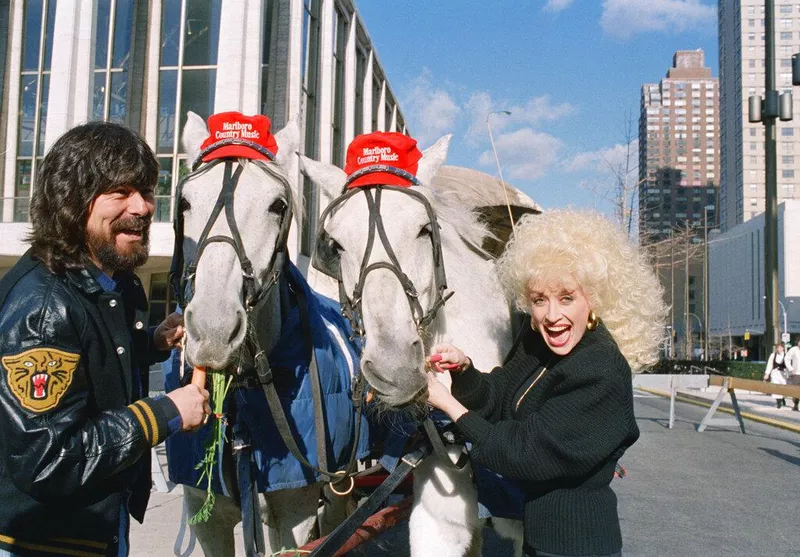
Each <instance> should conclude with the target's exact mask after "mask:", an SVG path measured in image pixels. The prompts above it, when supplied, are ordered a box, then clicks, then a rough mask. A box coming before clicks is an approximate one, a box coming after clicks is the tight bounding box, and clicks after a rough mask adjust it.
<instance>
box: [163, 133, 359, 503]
mask: <svg viewBox="0 0 800 557" xmlns="http://www.w3.org/2000/svg"><path fill="white" fill-rule="evenodd" d="M233 144H235V145H245V146H247V147H250V148H253V149H255V150H257V151H258V152H260V153H262V154H265V155H266V156H267V158H268V159H269V160H270V161H274V160H275V155H274V154H273V153H271V152H270V151H268V150H267V149H265V148H264V147H262V146H261V145H257V144H255V143H251V142H249V141H246V140H240V139H231V140H224V141H220V142H217V143H215V144H213V145H211V146H209V147H208V148H206V149H205V150H203V151H202V152H201V153H200V154H199V155H198V157H197V158H196V159H195V161H194V163H193V164H192V171H191V172H190V173H189V174H187V175H186V176H185V177H184V178H183V179H182V180H181V182H180V183H179V184H178V187H177V193H176V199H181V194H182V191H183V187H184V185H185V184H186V182H187V181H189V180H191V179H192V178H195V177H197V176H200V175H202V174H204V173H206V172H208V171H209V170H210V169H211V168H213V167H215V166H216V165H217V164H224V165H225V173H224V177H223V184H222V189H221V191H220V193H219V196H218V198H217V201H216V204H215V205H214V208H213V210H212V211H211V214H210V216H209V218H208V220H207V221H206V224H205V226H204V227H203V231H202V233H201V234H200V238H199V240H198V246H197V253H196V255H195V258H194V260H193V261H191V262H189V264H188V265H185V262H184V258H183V241H184V230H183V225H184V221H183V212H182V211H181V207H180V206H179V204H178V203H176V204H175V211H174V215H173V223H174V225H173V226H174V231H175V246H174V251H173V258H172V264H171V268H170V283H171V285H172V288H173V291H174V294H175V298H176V300H177V301H178V303H179V304H180V306H181V307H184V308H185V307H186V306H187V304H188V303H189V302H190V301H191V296H187V292H188V293H189V294H191V295H193V293H194V280H195V275H196V272H197V266H198V264H199V262H200V258H201V257H202V255H203V252H204V250H205V248H206V247H208V245H210V244H212V243H226V244H228V245H230V246H231V247H232V248H233V249H234V251H235V252H236V255H237V257H238V259H239V263H240V265H241V269H242V277H243V279H244V282H243V285H242V301H243V305H244V307H245V310H246V312H247V323H248V325H247V327H248V329H251V327H252V323H253V320H252V318H251V317H252V314H253V311H254V310H255V309H256V308H258V307H259V306H260V305H261V303H262V302H263V301H264V300H265V299H266V297H267V294H269V292H270V291H271V290H272V289H273V288H274V287H275V286H276V285H277V284H278V283H279V281H280V279H281V277H282V271H283V269H284V267H285V265H286V263H287V261H288V249H287V239H288V234H289V227H290V225H291V220H292V207H293V199H292V191H291V187H290V186H289V182H288V180H287V179H286V178H285V177H283V176H282V175H281V174H280V173H279V172H277V171H276V170H274V169H273V168H271V166H270V165H268V164H265V163H263V162H262V161H260V160H252V161H250V162H251V164H256V165H257V166H258V167H259V168H260V169H261V170H263V171H264V172H266V173H267V174H268V175H270V176H272V177H273V178H275V179H276V180H278V181H279V182H280V183H281V184H282V185H283V187H284V192H285V195H286V200H287V208H286V211H285V212H284V213H283V215H282V216H281V225H280V231H279V233H278V238H277V242H276V249H275V252H274V253H273V256H272V259H271V260H270V263H269V266H268V267H267V269H266V271H264V272H263V273H261V275H260V277H258V282H257V280H256V276H255V273H254V271H253V265H252V262H251V261H250V259H249V258H248V257H247V253H246V251H245V247H244V243H243V242H242V239H241V235H240V233H239V227H238V225H237V223H236V219H235V214H234V194H235V192H236V187H237V186H238V184H239V179H240V177H241V175H242V172H243V170H244V166H243V165H242V164H241V163H237V164H238V166H237V168H236V169H235V170H234V169H233V165H234V163H235V162H237V160H236V159H230V158H222V159H216V160H213V161H211V162H207V163H205V164H203V161H202V159H203V157H205V156H206V155H208V154H209V153H211V152H212V151H214V150H215V149H218V148H220V147H224V146H226V145H233ZM223 211H224V212H225V219H226V221H227V223H228V227H229V230H230V236H222V235H216V236H210V233H211V230H212V228H213V227H214V224H215V223H216V222H217V220H218V219H219V217H220V215H221V214H222V212H223ZM184 267H185V268H184ZM295 293H296V295H297V299H298V310H299V311H300V322H301V325H302V327H303V334H304V337H305V340H306V344H307V345H308V348H309V350H310V354H311V356H310V363H309V379H310V382H311V389H312V397H313V400H314V425H315V437H316V438H317V460H318V464H319V466H314V465H312V464H311V463H310V462H309V461H308V460H307V459H306V458H305V456H304V455H303V454H302V452H301V451H300V449H299V447H298V446H297V442H296V441H295V439H294V435H293V433H292V431H291V427H290V425H289V422H288V420H287V418H286V413H285V412H284V410H283V406H282V405H281V403H280V397H279V395H278V392H277V390H276V388H275V385H274V382H273V379H274V377H273V372H272V368H271V367H270V365H269V361H268V358H267V353H266V351H265V350H264V349H263V347H261V345H260V342H259V341H258V337H257V335H254V334H250V333H251V332H252V331H251V330H248V334H247V335H246V338H249V339H251V340H250V341H249V344H250V346H249V351H251V353H252V360H253V368H254V369H249V370H246V369H244V368H242V366H241V362H242V361H243V359H244V353H245V352H246V351H248V343H247V342H244V343H242V347H241V352H242V354H241V355H240V358H239V361H240V366H239V368H238V369H237V370H236V374H237V375H238V376H239V377H240V379H239V380H238V381H237V383H236V386H237V387H239V388H241V387H242V386H245V387H249V386H251V385H250V383H248V381H247V377H242V376H243V375H245V374H246V373H247V372H255V373H254V374H255V376H256V378H257V380H258V384H259V385H260V386H261V388H262V389H263V391H264V395H265V396H266V399H267V403H268V407H269V410H270V413H271V414H272V417H273V419H274V421H275V425H276V427H277V429H278V432H279V433H280V435H281V439H282V440H283V442H284V444H285V445H286V447H287V448H288V449H289V451H290V452H291V453H292V455H293V456H294V457H295V458H296V459H297V460H298V461H299V462H300V463H301V464H302V465H303V466H305V467H307V468H309V469H311V470H313V471H315V472H317V473H318V474H320V475H321V476H324V477H325V478H327V480H328V481H329V482H330V484H331V490H332V491H333V492H334V493H336V494H337V495H347V494H349V493H350V492H351V491H352V490H353V487H354V485H355V481H354V479H353V477H354V476H355V473H354V472H353V470H354V468H355V461H356V457H357V452H358V439H359V437H360V431H361V416H362V413H363V395H364V388H363V380H362V378H361V375H360V374H358V375H356V377H355V378H354V380H353V381H354V382H353V386H352V400H353V405H354V407H355V408H356V422H355V438H354V440H353V447H352V450H351V453H350V457H349V459H348V463H347V465H346V466H345V467H344V468H343V469H341V470H337V471H334V472H331V471H328V470H327V448H326V439H325V429H326V428H325V421H324V415H323V403H322V394H321V386H320V385H321V383H320V378H319V370H318V368H317V362H316V356H315V353H314V345H313V340H312V337H311V332H310V322H309V316H308V300H307V299H306V298H305V295H304V293H303V292H302V290H301V289H299V288H298V289H296V292H295ZM253 386H254V385H253ZM234 445H235V446H238V447H239V448H240V449H247V448H249V441H241V442H238V443H237V442H236V440H235V441H234ZM248 453H249V451H248ZM345 480H349V481H350V484H349V487H348V488H347V489H346V490H344V491H337V489H336V488H335V487H334V486H336V485H338V484H339V483H341V482H342V481H345Z"/></svg>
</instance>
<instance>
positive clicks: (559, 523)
mask: <svg viewBox="0 0 800 557" xmlns="http://www.w3.org/2000/svg"><path fill="white" fill-rule="evenodd" d="M525 329H526V330H525V331H523V332H522V333H521V335H520V337H519V338H518V339H517V342H516V343H515V345H514V348H513V349H512V351H511V353H510V354H509V357H508V358H507V361H506V363H505V364H504V365H503V366H502V367H497V368H495V369H494V370H493V371H492V372H491V373H489V374H483V373H480V372H478V371H477V370H476V369H475V368H473V367H470V368H468V369H466V370H465V371H464V372H462V373H460V374H454V375H453V387H452V392H453V395H454V396H455V397H456V398H457V399H458V400H459V401H461V403H462V404H464V405H465V406H466V407H467V408H468V409H469V410H470V411H469V412H467V413H466V414H464V415H463V416H462V417H461V418H460V419H459V420H458V421H457V424H458V426H459V428H460V429H461V431H462V432H463V433H464V435H465V436H466V437H467V439H468V440H469V441H471V442H472V443H473V448H472V451H471V455H472V459H473V461H474V462H475V463H476V464H479V465H481V466H484V467H486V468H489V469H490V470H494V471H495V472H498V473H500V474H502V475H503V476H505V477H507V478H509V479H513V480H517V481H518V483H519V484H520V485H521V486H522V488H523V490H524V492H525V501H526V502H525V511H524V526H525V528H524V530H525V550H526V553H528V554H534V549H538V550H540V551H546V552H550V553H556V554H560V555H607V554H612V553H615V552H617V551H619V550H620V548H621V547H622V538H621V535H620V527H619V517H618V515H617V499H616V496H615V495H614V492H613V491H612V490H611V488H610V486H609V484H610V483H611V480H612V478H613V477H614V470H615V467H616V463H617V460H618V459H619V458H620V456H622V454H623V453H624V452H625V449H627V448H628V447H630V446H631V445H632V444H633V443H634V442H635V441H636V440H637V439H638V438H639V429H638V427H637V425H636V420H635V418H634V414H633V390H632V380H631V379H632V378H631V369H630V367H629V365H628V363H627V361H626V360H625V358H624V357H623V356H622V354H621V353H620V351H619V349H618V348H617V345H616V343H615V342H614V340H613V338H612V337H611V335H610V334H609V332H608V330H607V329H606V328H605V326H604V325H602V324H601V325H600V326H599V327H598V328H597V329H596V330H594V331H588V330H587V331H586V333H585V334H584V336H583V338H582V339H581V340H580V342H579V343H578V344H577V345H576V346H575V348H574V349H573V350H572V351H571V352H570V353H569V354H567V355H566V356H564V357H558V356H554V355H553V353H552V352H550V350H549V349H548V348H547V346H546V344H545V343H544V341H543V339H542V337H541V335H539V333H537V332H534V331H533V330H532V329H530V328H529V327H526V328H525ZM542 366H544V367H546V369H545V371H544V373H542V371H541V370H542ZM540 373H542V375H541V377H539V379H538V381H536V383H535V384H534V385H533V386H532V387H530V389H528V385H529V384H530V383H531V379H532V377H533V378H535V377H536V376H538V375H539V374H540ZM523 393H524V394H523Z"/></svg>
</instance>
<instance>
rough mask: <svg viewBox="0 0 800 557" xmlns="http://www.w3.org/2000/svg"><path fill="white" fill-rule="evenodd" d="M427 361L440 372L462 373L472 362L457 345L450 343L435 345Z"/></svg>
mask: <svg viewBox="0 0 800 557" xmlns="http://www.w3.org/2000/svg"><path fill="white" fill-rule="evenodd" d="M427 362H428V363H429V364H430V367H431V368H432V369H433V370H434V371H437V372H439V373H443V372H445V371H449V372H450V373H461V372H462V371H464V370H465V369H466V368H467V367H468V366H469V365H470V363H472V362H470V360H469V358H467V357H466V356H465V355H464V353H463V352H462V351H461V350H460V349H459V348H458V347H457V346H454V345H452V344H448V343H442V344H437V345H436V346H434V347H433V350H431V355H430V356H428V358H427Z"/></svg>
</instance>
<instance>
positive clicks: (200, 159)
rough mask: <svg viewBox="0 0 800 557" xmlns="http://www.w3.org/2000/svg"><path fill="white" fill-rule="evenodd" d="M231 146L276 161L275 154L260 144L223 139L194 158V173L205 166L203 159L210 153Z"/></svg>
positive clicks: (243, 140) (235, 139)
mask: <svg viewBox="0 0 800 557" xmlns="http://www.w3.org/2000/svg"><path fill="white" fill-rule="evenodd" d="M230 145H240V146H242V147H247V148H248V149H252V150H253V151H256V152H258V153H260V154H262V155H264V156H265V157H267V159H268V160H270V161H274V160H275V153H273V152H272V151H270V150H269V149H267V148H266V147H264V146H263V145H259V144H258V143H255V142H253V141H248V140H246V139H238V138H230V139H221V140H220V141H217V142H215V143H212V144H211V145H209V146H208V147H206V148H205V149H203V150H202V151H200V152H199V153H198V154H197V156H196V157H195V158H194V161H192V164H191V169H192V171H194V170H196V169H197V167H198V166H200V165H201V164H203V159H204V158H205V157H206V156H208V154H209V153H212V152H214V151H216V150H217V149H219V148H220V147H228V146H230ZM231 158H233V157H231ZM209 162H211V161H209Z"/></svg>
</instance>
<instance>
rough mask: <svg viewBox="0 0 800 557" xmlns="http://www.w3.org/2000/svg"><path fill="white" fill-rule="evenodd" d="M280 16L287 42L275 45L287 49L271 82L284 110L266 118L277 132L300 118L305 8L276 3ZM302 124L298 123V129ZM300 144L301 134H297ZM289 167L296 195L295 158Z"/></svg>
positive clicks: (292, 249)
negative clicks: (293, 119)
mask: <svg viewBox="0 0 800 557" xmlns="http://www.w3.org/2000/svg"><path fill="white" fill-rule="evenodd" d="M278 7H279V8H280V10H281V11H280V13H279V15H278V17H279V19H278V33H279V38H280V36H281V35H283V34H284V33H287V31H288V37H287V40H285V41H283V40H279V45H288V50H287V51H286V53H285V55H283V56H282V55H281V54H279V55H278V56H274V57H273V60H275V64H276V69H278V67H277V64H285V65H284V66H282V67H280V69H279V71H277V72H276V75H275V79H274V80H273V81H274V82H275V85H276V89H277V88H278V87H281V88H282V89H281V90H280V91H277V90H276V94H275V102H276V105H277V103H278V102H281V99H282V103H283V104H282V106H283V107H285V109H284V110H283V111H280V112H279V111H277V110H276V111H275V114H274V115H270V117H271V119H272V121H273V125H274V127H275V129H276V130H280V129H282V128H283V126H285V125H286V122H288V121H289V119H290V118H292V117H297V118H299V117H300V100H301V98H302V95H303V83H302V81H301V71H300V69H301V67H302V64H303V60H302V55H303V41H304V40H305V37H304V36H303V17H305V9H304V8H303V0H280V3H279V4H278ZM281 56H282V57H281ZM303 124H304V122H300V125H301V126H302V125H303ZM300 137H301V141H302V137H303V132H302V129H301V131H300ZM299 150H300V151H301V152H302V151H303V146H302V145H300V146H299ZM291 161H292V162H291V163H290V166H291V168H289V169H287V173H288V175H289V178H290V180H294V181H295V183H296V184H297V189H296V191H295V193H296V194H297V195H300V194H301V193H302V191H303V176H302V175H301V173H300V163H299V159H298V158H297V157H293V158H292V159H291ZM297 223H298V220H297V219H294V222H292V226H291V228H290V229H289V238H288V239H287V245H288V247H289V256H290V257H291V259H292V261H297V255H298V254H299V253H300V242H301V240H302V236H301V228H300V227H299V226H298V224H297Z"/></svg>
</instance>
